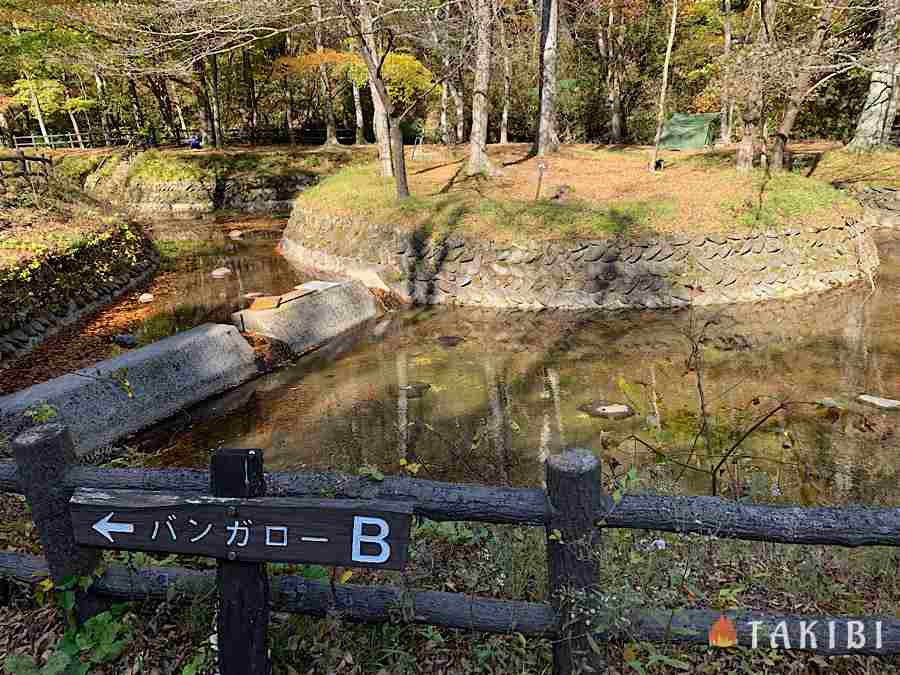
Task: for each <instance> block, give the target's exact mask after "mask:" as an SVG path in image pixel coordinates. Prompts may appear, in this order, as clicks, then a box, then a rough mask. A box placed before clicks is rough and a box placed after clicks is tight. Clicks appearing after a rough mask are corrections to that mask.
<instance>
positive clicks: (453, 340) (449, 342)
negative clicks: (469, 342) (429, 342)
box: [437, 335, 466, 347]
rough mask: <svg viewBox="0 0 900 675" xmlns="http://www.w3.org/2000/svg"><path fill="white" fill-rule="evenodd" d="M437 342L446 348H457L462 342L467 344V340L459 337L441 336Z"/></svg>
mask: <svg viewBox="0 0 900 675" xmlns="http://www.w3.org/2000/svg"><path fill="white" fill-rule="evenodd" d="M437 341H438V342H440V343H441V345H443V346H444V347H455V346H456V345H458V344H460V343H461V342H465V341H466V339H465V338H462V337H460V336H459V335H441V336H440V337H439V338H438V339H437Z"/></svg>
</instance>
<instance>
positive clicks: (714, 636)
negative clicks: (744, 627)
mask: <svg viewBox="0 0 900 675" xmlns="http://www.w3.org/2000/svg"><path fill="white" fill-rule="evenodd" d="M736 644H737V629H736V628H735V627H734V622H733V621H732V620H731V619H729V618H728V617H727V616H725V615H724V614H723V615H722V616H720V617H719V618H718V619H717V620H716V622H715V623H714V624H713V625H712V626H710V627H709V646H710V647H734V646H735V645H736Z"/></svg>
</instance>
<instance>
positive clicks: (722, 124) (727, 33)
mask: <svg viewBox="0 0 900 675" xmlns="http://www.w3.org/2000/svg"><path fill="white" fill-rule="evenodd" d="M722 32H723V34H724V35H723V42H724V49H723V55H724V56H725V59H726V60H727V59H728V57H729V56H731V0H724V1H723V12H722ZM733 111H734V103H733V102H732V99H731V96H729V94H728V92H727V91H725V92H723V93H722V112H721V114H720V115H719V141H720V142H721V143H731V114H732V112H733Z"/></svg>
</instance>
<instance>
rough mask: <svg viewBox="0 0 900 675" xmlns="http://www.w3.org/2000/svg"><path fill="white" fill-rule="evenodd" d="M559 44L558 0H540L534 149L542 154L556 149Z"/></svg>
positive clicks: (557, 145)
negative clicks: (541, 0)
mask: <svg viewBox="0 0 900 675" xmlns="http://www.w3.org/2000/svg"><path fill="white" fill-rule="evenodd" d="M558 44H559V0H543V6H542V10H541V45H540V50H539V51H540V61H539V64H540V65H539V67H538V73H539V74H538V100H539V101H540V111H539V113H538V124H537V137H536V139H535V152H536V153H537V154H538V155H545V154H547V153H550V152H556V151H557V150H559V136H558V133H557V119H556V89H557V86H556V85H557V82H556V80H557V61H558Z"/></svg>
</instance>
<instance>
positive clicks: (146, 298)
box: [138, 293, 153, 304]
mask: <svg viewBox="0 0 900 675" xmlns="http://www.w3.org/2000/svg"><path fill="white" fill-rule="evenodd" d="M138 302H142V303H144V304H146V303H148V302H153V293H141V294H140V296H138Z"/></svg>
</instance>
